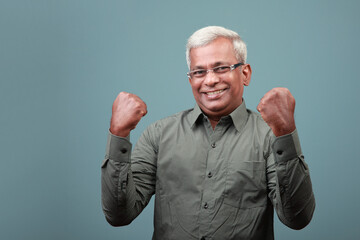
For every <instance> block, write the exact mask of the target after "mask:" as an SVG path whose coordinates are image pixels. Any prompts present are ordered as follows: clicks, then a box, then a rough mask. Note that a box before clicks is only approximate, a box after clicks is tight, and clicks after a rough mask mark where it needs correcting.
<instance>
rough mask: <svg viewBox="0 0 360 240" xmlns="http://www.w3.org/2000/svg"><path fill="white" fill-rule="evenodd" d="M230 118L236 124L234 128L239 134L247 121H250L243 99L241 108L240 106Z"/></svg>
mask: <svg viewBox="0 0 360 240" xmlns="http://www.w3.org/2000/svg"><path fill="white" fill-rule="evenodd" d="M230 117H231V119H232V121H233V123H234V126H235V128H236V130H238V132H240V130H241V129H242V128H243V127H244V125H245V123H246V121H247V119H248V111H247V109H246V104H245V101H244V99H243V101H242V103H241V105H240V106H238V107H237V108H236V109H235V110H234V111H233V112H232V113H230Z"/></svg>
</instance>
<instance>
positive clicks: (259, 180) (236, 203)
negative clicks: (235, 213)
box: [224, 161, 267, 208]
mask: <svg viewBox="0 0 360 240" xmlns="http://www.w3.org/2000/svg"><path fill="white" fill-rule="evenodd" d="M225 184H226V186H225V191H224V203H225V204H228V205H231V206H233V207H238V208H254V207H261V206H265V205H266V204H267V187H266V186H267V185H266V163H265V161H242V162H240V161H236V162H231V163H230V164H229V166H228V169H227V173H226V183H225Z"/></svg>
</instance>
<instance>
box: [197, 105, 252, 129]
mask: <svg viewBox="0 0 360 240" xmlns="http://www.w3.org/2000/svg"><path fill="white" fill-rule="evenodd" d="M229 116H230V117H231V119H232V121H233V124H234V126H235V128H236V130H237V131H239V132H240V130H241V129H242V128H243V127H244V125H245V123H246V121H247V118H248V112H247V109H246V104H245V101H244V99H243V101H242V103H241V105H240V106H239V107H237V108H236V109H235V110H234V111H233V112H232V113H230V115H229ZM200 117H204V114H203V112H202V111H201V109H200V107H199V105H197V104H195V107H194V109H193V111H192V112H191V115H190V126H191V127H193V126H194V125H195V123H196V121H197V120H198V119H199V118H200Z"/></svg>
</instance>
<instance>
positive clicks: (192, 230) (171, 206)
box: [102, 102, 315, 240]
mask: <svg viewBox="0 0 360 240" xmlns="http://www.w3.org/2000/svg"><path fill="white" fill-rule="evenodd" d="M131 148H132V146H131V143H130V142H129V139H126V138H120V137H116V136H114V135H112V134H109V137H108V144H107V149H106V155H105V160H104V161H103V164H102V204H103V211H104V214H105V217H106V219H107V221H108V222H109V223H110V224H111V225H114V226H121V225H127V224H129V223H130V222H131V221H132V220H133V219H134V218H135V217H136V216H138V214H140V212H141V211H142V210H143V209H144V207H145V206H146V205H147V204H148V202H149V201H150V198H151V196H152V195H153V194H155V216H154V234H153V239H159V240H163V239H164V240H165V239H181V240H184V239H186V240H192V239H194V240H195V239H199V240H203V239H212V240H224V239H227V240H230V239H244V240H245V239H246V240H251V239H261V240H264V239H265V240H266V239H274V231H273V212H274V211H273V209H274V208H275V210H276V212H277V214H278V216H279V218H280V220H281V221H282V222H283V223H284V224H285V225H287V226H289V227H290V228H294V229H300V228H303V227H305V226H306V225H307V224H308V223H309V222H310V220H311V218H312V214H313V211H314V208H315V199H314V195H313V191H312V185H311V180H310V176H309V170H308V166H307V164H306V163H305V162H304V157H303V155H302V152H301V147H300V142H299V138H298V134H297V130H295V131H294V132H293V133H291V134H289V135H285V136H281V137H277V138H276V137H275V136H274V135H273V133H272V131H271V129H270V128H269V126H268V125H267V124H266V123H265V122H264V121H263V119H262V118H261V116H260V115H259V114H257V113H254V112H252V111H250V110H248V109H246V106H245V103H244V102H243V103H242V104H241V105H240V106H239V107H238V108H237V109H236V110H234V111H233V112H232V113H231V114H230V115H229V116H225V117H223V118H221V119H220V121H219V123H218V124H217V125H216V127H215V129H213V128H212V127H211V124H210V121H209V120H208V118H207V117H206V116H205V115H204V114H203V113H202V112H201V110H200V108H199V107H198V106H197V105H196V106H195V108H194V109H190V110H187V111H183V112H181V113H178V114H176V115H173V116H170V117H167V118H165V119H162V120H159V121H157V122H156V123H154V124H152V125H150V126H149V127H148V128H147V129H146V130H145V131H144V133H143V134H142V136H141V137H140V139H139V141H138V142H137V144H136V146H135V147H134V150H133V151H132V152H131Z"/></svg>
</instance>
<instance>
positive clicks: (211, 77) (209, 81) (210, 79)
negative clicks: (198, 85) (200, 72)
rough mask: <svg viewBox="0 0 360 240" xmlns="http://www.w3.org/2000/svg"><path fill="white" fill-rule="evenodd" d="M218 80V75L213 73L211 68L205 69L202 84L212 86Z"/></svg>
mask: <svg viewBox="0 0 360 240" xmlns="http://www.w3.org/2000/svg"><path fill="white" fill-rule="evenodd" d="M219 81H220V79H219V77H218V76H217V75H216V74H215V73H214V71H213V70H212V69H209V70H207V74H206V75H205V79H204V84H206V85H207V86H214V85H215V84H217V83H218V82H219Z"/></svg>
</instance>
